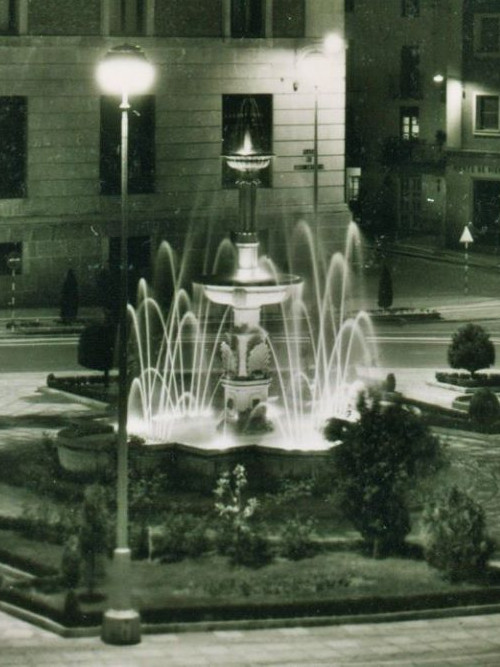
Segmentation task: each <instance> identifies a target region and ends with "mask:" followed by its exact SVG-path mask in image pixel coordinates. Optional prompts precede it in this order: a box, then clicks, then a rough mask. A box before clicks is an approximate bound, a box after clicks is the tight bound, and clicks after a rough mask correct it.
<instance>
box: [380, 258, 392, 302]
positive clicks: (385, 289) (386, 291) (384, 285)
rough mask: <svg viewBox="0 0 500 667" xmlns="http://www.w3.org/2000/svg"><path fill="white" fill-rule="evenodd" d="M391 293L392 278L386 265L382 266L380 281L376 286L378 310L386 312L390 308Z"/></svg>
mask: <svg viewBox="0 0 500 667" xmlns="http://www.w3.org/2000/svg"><path fill="white" fill-rule="evenodd" d="M392 300H393V293H392V276H391V270H390V268H389V267H388V265H387V264H384V265H383V266H382V272H381V274H380V281H379V284H378V305H379V308H383V309H384V310H387V309H388V308H390V307H391V306H392Z"/></svg>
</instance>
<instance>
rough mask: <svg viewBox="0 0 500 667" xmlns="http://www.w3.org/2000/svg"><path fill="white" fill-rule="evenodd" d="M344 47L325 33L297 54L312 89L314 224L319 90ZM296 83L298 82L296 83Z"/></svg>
mask: <svg viewBox="0 0 500 667" xmlns="http://www.w3.org/2000/svg"><path fill="white" fill-rule="evenodd" d="M343 48H344V41H343V39H342V38H341V36H340V35H337V34H330V35H327V36H326V37H325V38H324V40H323V41H322V42H318V43H314V44H312V45H308V46H306V47H304V48H302V49H301V50H300V52H299V54H298V62H297V69H298V75H299V79H300V81H301V82H303V83H304V84H305V86H307V85H308V84H309V85H310V86H312V87H313V89H314V121H313V122H314V135H313V166H312V169H313V215H314V224H315V225H317V222H318V197H319V187H318V186H319V180H318V172H319V170H320V169H321V168H322V165H320V164H319V161H318V158H319V136H318V125H319V122H318V121H319V92H320V90H322V89H323V88H328V86H331V79H332V77H333V70H332V68H331V67H330V65H331V64H332V63H331V56H333V55H335V54H338V53H339V52H340V51H341V50H342V49H343ZM297 85H298V84H297Z"/></svg>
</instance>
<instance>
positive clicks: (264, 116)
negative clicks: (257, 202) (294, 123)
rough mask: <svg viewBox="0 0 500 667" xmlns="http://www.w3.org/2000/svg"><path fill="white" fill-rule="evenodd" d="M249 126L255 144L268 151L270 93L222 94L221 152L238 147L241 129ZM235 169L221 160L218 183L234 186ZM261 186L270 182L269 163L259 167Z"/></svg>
mask: <svg viewBox="0 0 500 667" xmlns="http://www.w3.org/2000/svg"><path fill="white" fill-rule="evenodd" d="M246 129H249V130H250V132H251V133H252V138H253V140H254V142H255V146H254V147H255V148H256V149H257V150H259V151H260V152H262V153H266V154H269V153H272V146H273V96H272V95H252V96H249V95H223V96H222V153H223V155H229V154H231V153H235V152H237V151H238V150H239V149H240V148H241V143H242V140H243V138H244V134H245V130H246ZM236 180H237V173H236V172H235V170H234V169H231V168H230V167H228V166H227V164H226V161H225V160H223V162H222V186H223V187H224V188H231V187H235V184H236ZM259 180H260V182H261V185H262V187H270V186H271V165H269V166H268V167H266V168H265V169H263V170H262V171H259Z"/></svg>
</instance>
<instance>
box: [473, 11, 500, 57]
mask: <svg viewBox="0 0 500 667" xmlns="http://www.w3.org/2000/svg"><path fill="white" fill-rule="evenodd" d="M474 49H475V51H476V52H477V53H498V52H500V15H498V14H496V15H495V14H488V15H477V16H476V17H475V20H474Z"/></svg>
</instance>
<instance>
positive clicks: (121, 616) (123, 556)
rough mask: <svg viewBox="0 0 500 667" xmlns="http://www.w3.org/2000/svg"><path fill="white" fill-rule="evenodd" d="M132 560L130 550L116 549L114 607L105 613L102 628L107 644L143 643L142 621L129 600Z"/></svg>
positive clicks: (112, 582) (112, 592)
mask: <svg viewBox="0 0 500 667" xmlns="http://www.w3.org/2000/svg"><path fill="white" fill-rule="evenodd" d="M130 560H131V557H130V549H127V548H120V549H119V548H117V549H115V551H114V553H113V565H112V575H111V576H112V580H111V584H112V586H111V599H112V601H113V605H114V607H113V608H111V609H107V610H106V611H105V612H104V615H103V620H102V626H101V639H102V641H103V642H105V643H106V644H116V645H125V644H139V642H140V641H141V619H140V616H139V613H138V612H137V611H135V610H134V609H131V605H130V599H129V598H130V596H129V591H128V586H129V581H128V577H129V576H130Z"/></svg>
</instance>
